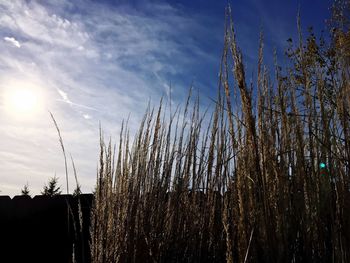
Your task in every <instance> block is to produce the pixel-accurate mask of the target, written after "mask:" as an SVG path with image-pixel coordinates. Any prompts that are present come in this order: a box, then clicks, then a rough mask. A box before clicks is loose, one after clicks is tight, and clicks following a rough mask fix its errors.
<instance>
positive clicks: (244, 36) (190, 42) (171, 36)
mask: <svg viewBox="0 0 350 263" xmlns="http://www.w3.org/2000/svg"><path fill="white" fill-rule="evenodd" d="M228 2H229V3H230V5H231V9H232V13H233V20H234V24H235V30H236V34H237V40H238V44H239V46H240V48H241V50H242V52H243V60H244V62H245V64H246V68H247V78H248V80H249V78H251V77H252V76H254V74H255V73H256V64H257V53H258V44H259V43H258V39H259V32H260V29H261V28H262V29H263V32H264V36H265V37H264V39H265V41H264V44H265V54H264V59H265V63H266V64H267V65H270V66H271V65H272V61H273V59H272V54H273V50H274V48H275V49H276V50H277V57H278V60H279V63H280V64H283V63H284V59H283V50H285V48H286V46H287V41H286V40H287V39H288V38H289V37H292V38H293V39H296V36H297V27H296V15H297V12H298V8H299V7H300V13H301V22H302V27H303V29H304V30H305V29H306V28H307V27H308V26H313V27H314V29H315V31H316V32H320V31H321V30H322V29H324V25H325V23H324V22H325V19H328V18H329V16H330V11H329V7H330V6H331V3H332V1H331V0H304V1H295V0H285V1H280V0H264V1H262V0H231V1H220V0H215V1H214V0H207V1H204V0H193V1H186V0H183V1H170V0H169V1H160V0H159V1H146V0H133V1H126V0H120V1H118V0H116V1H112V0H102V1H91V0H75V1H68V0H59V1H58V0H46V1H39V0H37V1H30V0H13V1H9V0H0V54H1V56H0V123H1V125H0V191H1V192H0V195H10V196H14V195H17V194H19V193H20V190H21V188H23V185H25V184H28V185H29V189H30V190H31V192H32V195H36V194H39V193H40V191H41V190H42V188H43V185H44V184H45V183H47V181H48V180H49V178H51V177H53V176H55V175H56V176H57V177H58V178H59V185H61V188H62V190H63V192H64V193H65V192H66V187H65V185H66V183H65V169H64V159H63V155H62V151H61V148H60V144H59V139H58V135H57V131H56V129H55V126H54V123H53V121H52V119H51V117H50V114H49V112H51V113H52V114H53V115H54V117H55V119H56V121H57V124H58V126H59V128H60V132H61V135H62V138H63V141H64V145H65V148H66V152H67V154H68V161H69V160H70V156H72V158H73V159H74V162H75V166H76V170H77V175H78V178H79V182H80V184H81V185H82V190H83V192H86V193H88V192H91V191H92V190H93V188H94V185H95V181H96V171H97V167H98V157H99V125H101V127H102V129H103V131H104V137H105V138H106V139H108V138H109V137H111V138H112V139H114V141H116V140H117V139H118V134H119V130H120V127H121V123H122V121H123V120H125V119H127V118H128V117H129V128H130V130H131V131H135V130H136V129H137V126H138V123H139V122H140V119H141V117H142V116H143V114H144V112H145V110H146V107H147V104H148V102H150V104H151V105H154V106H157V105H158V103H159V100H160V98H161V97H164V98H165V99H166V100H168V99H169V90H170V89H169V86H170V85H171V99H172V103H174V104H179V103H180V104H181V103H182V102H183V101H184V100H185V98H186V96H187V94H188V90H189V87H190V86H191V84H192V85H193V88H194V90H195V91H196V92H198V93H199V95H200V99H201V106H202V107H208V106H210V103H212V102H211V100H210V98H215V94H216V91H217V82H218V73H219V66H220V57H221V52H222V48H223V37H224V10H225V6H226V5H227V3H228ZM271 70H273V69H271ZM69 174H70V179H69V185H70V192H72V190H73V189H74V185H75V183H74V179H73V170H72V165H71V162H70V161H69Z"/></svg>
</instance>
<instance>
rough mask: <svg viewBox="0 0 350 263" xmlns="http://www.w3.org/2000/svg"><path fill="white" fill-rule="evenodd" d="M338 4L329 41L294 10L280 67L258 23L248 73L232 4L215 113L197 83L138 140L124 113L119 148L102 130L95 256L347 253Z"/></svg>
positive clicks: (343, 54)
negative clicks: (252, 70)
mask: <svg viewBox="0 0 350 263" xmlns="http://www.w3.org/2000/svg"><path fill="white" fill-rule="evenodd" d="M344 3H345V5H344ZM342 4H343V5H344V6H345V7H346V6H347V7H349V1H342ZM333 10H334V15H333V20H332V21H331V24H330V27H332V28H331V29H332V30H331V40H330V42H329V43H326V41H325V40H324V39H320V40H317V38H316V36H315V35H314V34H313V33H312V32H311V31H310V33H309V34H308V35H307V36H306V38H305V39H304V36H303V35H302V33H301V32H302V30H301V26H300V20H299V19H298V28H299V33H300V34H299V41H298V42H297V43H295V44H294V43H293V42H292V41H290V46H289V49H288V51H287V55H288V57H289V59H290V60H289V61H290V63H289V65H288V66H286V67H285V68H284V69H283V70H282V68H281V67H280V66H279V65H278V63H277V59H275V61H276V62H275V75H274V79H271V77H270V76H271V74H269V71H268V69H267V67H266V66H264V63H263V34H261V38H260V46H259V55H258V76H257V83H256V84H255V85H253V84H251V85H248V84H247V83H246V78H245V69H244V63H243V58H242V53H241V51H240V49H239V48H238V45H237V42H236V38H235V32H234V27H233V23H232V20H231V12H230V10H229V8H228V9H227V12H226V30H225V32H226V33H225V38H224V40H225V41H224V50H223V56H222V60H221V72H220V78H219V89H218V96H217V100H216V103H215V109H214V111H213V112H212V114H211V115H210V116H208V114H207V115H203V114H201V113H200V109H199V99H198V98H196V99H195V100H194V102H191V100H192V97H191V95H190V96H189V98H188V100H187V102H186V105H185V107H184V110H183V111H182V112H181V110H180V109H176V111H175V112H174V113H171V115H170V117H167V115H166V110H164V109H163V108H164V105H163V103H162V102H161V103H160V106H159V107H158V109H151V108H149V109H148V110H147V112H146V114H145V116H144V118H143V120H142V122H141V125H140V128H139V131H138V133H137V135H136V136H135V137H134V138H133V140H132V141H131V140H130V136H129V131H128V129H127V125H123V128H122V131H121V133H120V141H119V144H118V148H117V149H116V148H115V147H113V145H112V143H111V142H109V143H108V144H105V143H104V139H103V137H102V136H101V155H100V167H99V172H98V178H97V179H98V180H97V188H96V193H95V201H94V210H93V213H92V227H91V256H92V261H93V262H95V263H101V262H349V261H350V188H349V186H350V185H349V183H350V182H349V178H350V177H349V171H350V148H349V144H350V115H349V113H350V108H349V107H350V84H349V83H350V82H349V78H350V77H349V76H350V74H349V66H350V53H349V45H348V44H349V41H350V34H349V27H348V26H349V25H350V23H349V21H348V20H346V17H344V14H346V12H344V10H346V9H344V7H342V6H341V5H340V4H339V3H336V5H335V7H334V8H333ZM347 10H349V9H347ZM231 68H232V69H233V70H232V72H231ZM231 74H232V76H233V78H234V82H232V81H230V78H231V77H230V76H231ZM254 90H255V91H256V92H253V91H254ZM255 93H256V94H257V95H256V97H253V95H252V94H255ZM254 101H256V103H255V102H254ZM208 119H209V121H207V120H208ZM205 122H207V124H206V125H205V124H204V123H205ZM321 163H324V164H325V165H326V168H322V167H320V164H321Z"/></svg>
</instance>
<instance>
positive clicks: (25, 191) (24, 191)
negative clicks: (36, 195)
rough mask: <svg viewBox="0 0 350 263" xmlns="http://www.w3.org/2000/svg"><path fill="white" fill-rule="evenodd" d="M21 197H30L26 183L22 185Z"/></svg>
mask: <svg viewBox="0 0 350 263" xmlns="http://www.w3.org/2000/svg"><path fill="white" fill-rule="evenodd" d="M21 195H26V196H30V191H29V186H28V183H26V184H25V185H24V187H23V189H22V190H21Z"/></svg>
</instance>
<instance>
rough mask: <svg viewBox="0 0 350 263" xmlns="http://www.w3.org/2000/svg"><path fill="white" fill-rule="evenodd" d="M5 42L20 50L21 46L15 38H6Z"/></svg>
mask: <svg viewBox="0 0 350 263" xmlns="http://www.w3.org/2000/svg"><path fill="white" fill-rule="evenodd" d="M4 40H5V41H6V42H9V43H11V44H12V45H14V46H15V47H18V48H20V47H21V44H20V43H19V42H18V41H17V40H16V39H15V38H14V37H4Z"/></svg>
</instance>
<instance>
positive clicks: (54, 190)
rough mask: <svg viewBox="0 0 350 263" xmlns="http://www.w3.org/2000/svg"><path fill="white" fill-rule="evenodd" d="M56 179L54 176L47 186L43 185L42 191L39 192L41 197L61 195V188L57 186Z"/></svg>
mask: <svg viewBox="0 0 350 263" xmlns="http://www.w3.org/2000/svg"><path fill="white" fill-rule="evenodd" d="M57 183H58V178H57V177H56V176H54V177H52V178H51V179H50V180H49V182H48V185H44V190H43V191H42V192H41V194H42V195H48V196H55V195H60V194H61V192H62V191H61V187H59V186H57Z"/></svg>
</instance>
